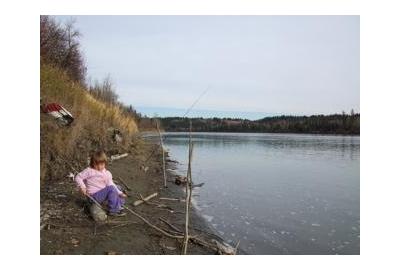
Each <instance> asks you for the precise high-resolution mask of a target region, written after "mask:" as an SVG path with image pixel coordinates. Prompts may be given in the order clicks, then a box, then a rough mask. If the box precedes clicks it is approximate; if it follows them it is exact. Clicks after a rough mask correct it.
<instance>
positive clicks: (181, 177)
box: [175, 175, 187, 186]
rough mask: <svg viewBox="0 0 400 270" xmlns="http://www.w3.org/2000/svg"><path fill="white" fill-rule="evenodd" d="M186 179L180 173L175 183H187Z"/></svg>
mask: <svg viewBox="0 0 400 270" xmlns="http://www.w3.org/2000/svg"><path fill="white" fill-rule="evenodd" d="M186 179H187V178H186V177H184V176H180V175H178V176H177V177H175V184H177V185H178V186H179V185H180V184H183V183H186Z"/></svg>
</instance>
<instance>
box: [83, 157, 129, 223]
mask: <svg viewBox="0 0 400 270" xmlns="http://www.w3.org/2000/svg"><path fill="white" fill-rule="evenodd" d="M106 163H107V156H106V154H105V153H104V152H103V151H99V152H96V153H95V154H94V155H92V157H91V158H90V167H88V168H86V169H84V170H83V171H82V172H80V173H78V174H77V175H76V177H75V182H76V183H77V184H78V186H79V188H80V190H81V192H82V193H83V194H84V195H85V196H86V195H90V196H91V197H92V198H94V199H95V200H96V201H97V202H98V203H100V204H101V203H102V202H104V201H106V200H107V203H108V208H109V215H111V216H123V215H125V213H122V211H121V210H122V205H123V204H124V198H125V197H126V195H125V194H124V193H123V192H122V191H121V190H119V189H118V187H117V186H116V185H115V184H114V182H113V180H112V175H111V173H110V172H109V171H107V170H106V168H105V166H106Z"/></svg>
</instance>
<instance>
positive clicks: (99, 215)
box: [90, 203, 107, 223]
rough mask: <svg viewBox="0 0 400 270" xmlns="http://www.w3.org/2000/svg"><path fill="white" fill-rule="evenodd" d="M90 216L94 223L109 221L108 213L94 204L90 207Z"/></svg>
mask: <svg viewBox="0 0 400 270" xmlns="http://www.w3.org/2000/svg"><path fill="white" fill-rule="evenodd" d="M90 215H91V216H92V218H93V219H94V221H95V222H98V223H101V222H105V221H106V220H107V214H106V212H105V211H104V210H103V209H101V208H100V207H99V206H98V205H97V204H94V203H93V204H91V205H90Z"/></svg>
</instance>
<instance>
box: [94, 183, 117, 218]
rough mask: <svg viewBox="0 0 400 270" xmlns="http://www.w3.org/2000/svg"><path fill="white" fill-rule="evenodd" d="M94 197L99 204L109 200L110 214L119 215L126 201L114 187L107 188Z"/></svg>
mask: <svg viewBox="0 0 400 270" xmlns="http://www.w3.org/2000/svg"><path fill="white" fill-rule="evenodd" d="M92 197H93V198H94V199H95V200H96V201H97V202H98V203H103V202H104V201H105V200H107V204H108V209H109V211H110V213H117V212H119V211H120V210H121V209H122V205H123V204H124V203H125V200H124V199H123V198H121V197H120V196H119V194H118V190H117V188H116V187H114V186H106V187H105V188H103V189H102V190H99V191H97V192H96V193H95V194H93V195H92Z"/></svg>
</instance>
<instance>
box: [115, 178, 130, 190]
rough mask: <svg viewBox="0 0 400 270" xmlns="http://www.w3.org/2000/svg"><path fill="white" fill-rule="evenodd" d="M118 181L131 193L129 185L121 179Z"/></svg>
mask: <svg viewBox="0 0 400 270" xmlns="http://www.w3.org/2000/svg"><path fill="white" fill-rule="evenodd" d="M117 179H118V181H119V182H121V184H123V185H124V186H125V188H126V189H127V190H129V191H131V190H132V189H131V187H130V186H128V184H127V183H126V182H125V181H124V180H123V179H122V178H121V177H117Z"/></svg>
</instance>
